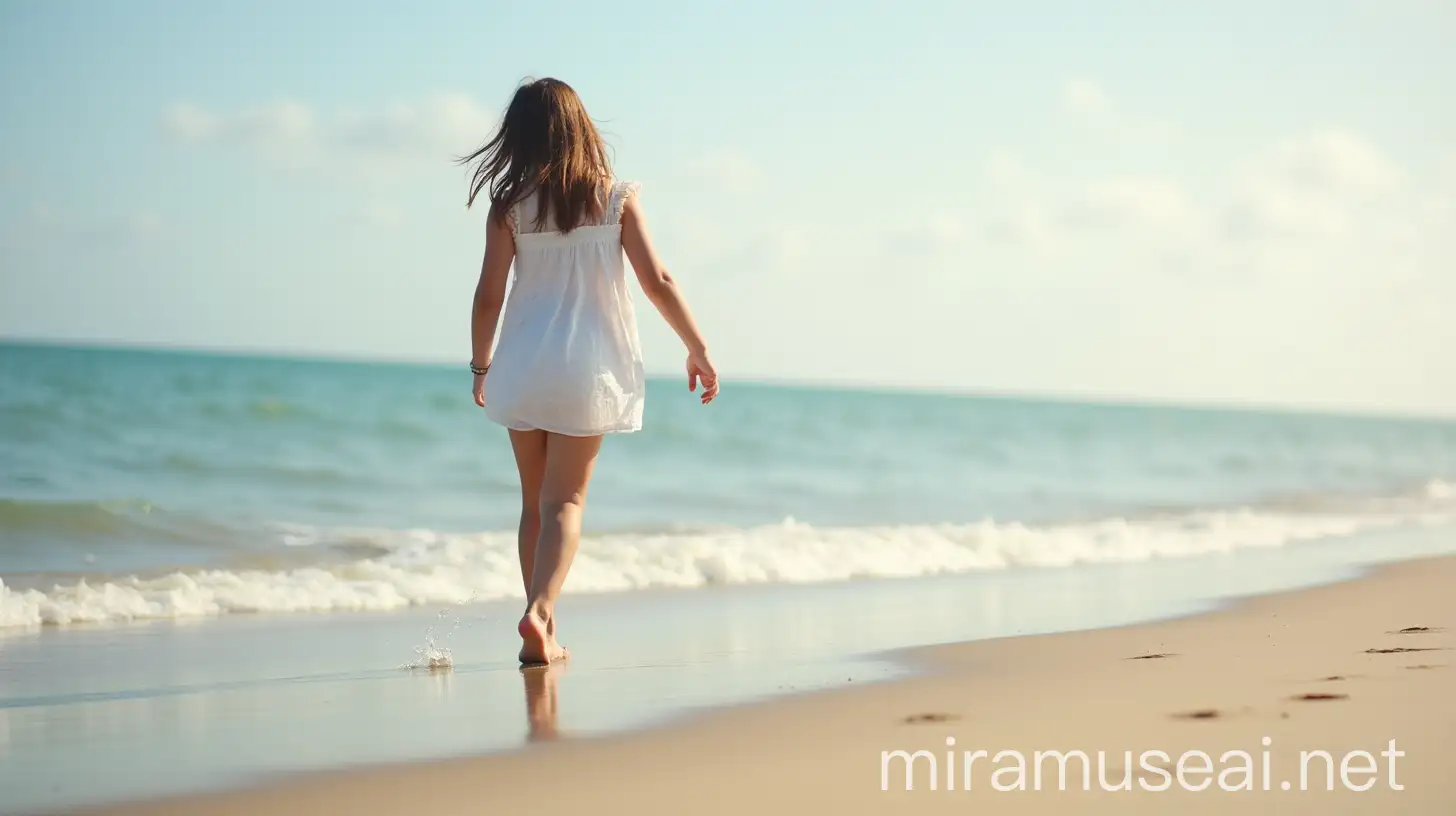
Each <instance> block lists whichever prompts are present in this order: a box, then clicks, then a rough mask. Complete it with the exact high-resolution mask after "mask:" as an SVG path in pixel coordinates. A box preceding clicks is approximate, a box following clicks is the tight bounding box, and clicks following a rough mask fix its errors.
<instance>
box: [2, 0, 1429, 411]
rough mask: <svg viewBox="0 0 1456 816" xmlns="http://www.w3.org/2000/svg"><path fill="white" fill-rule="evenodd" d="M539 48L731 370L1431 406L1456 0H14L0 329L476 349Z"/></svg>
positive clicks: (650, 335) (658, 330) (665, 345)
mask: <svg viewBox="0 0 1456 816" xmlns="http://www.w3.org/2000/svg"><path fill="white" fill-rule="evenodd" d="M532 76H535V77H540V76H554V77H558V78H560V79H563V80H565V81H567V82H569V83H571V84H572V85H573V86H574V87H575V88H576V89H577V90H578V91H579V92H580V93H581V95H582V97H583V99H584V100H585V102H586V105H587V107H588V110H589V111H590V112H591V113H592V115H593V117H594V118H596V119H597V121H598V122H599V124H600V125H601V127H602V128H603V130H604V131H605V132H606V134H607V138H608V142H609V144H610V145H611V148H612V152H613V155H614V157H615V162H616V171H617V174H618V175H619V176H620V177H621V178H624V179H632V180H636V181H639V182H641V183H642V185H643V188H642V199H641V200H642V204H643V206H644V209H645V212H646V215H647V220H648V223H649V226H650V228H651V230H652V232H653V238H654V242H655V243H656V244H657V246H658V248H659V250H660V251H661V253H662V254H663V256H664V259H665V260H666V262H667V265H668V266H669V268H670V269H671V270H672V271H673V273H674V275H675V276H676V277H678V278H679V280H680V281H681V282H682V284H683V286H684V288H685V290H686V292H687V294H688V298H689V301H690V303H691V304H692V308H693V310H694V311H695V312H696V314H697V316H698V318H699V322H700V323H701V324H702V327H703V330H704V332H705V333H706V335H707V337H708V341H709V346H710V348H711V350H712V353H713V356H714V358H715V361H716V363H717V365H718V367H719V369H720V373H721V374H722V375H723V377H724V379H725V382H727V383H731V382H732V381H733V380H734V379H739V380H746V379H775V380H795V381H814V382H840V383H862V384H873V385H879V386H893V387H922V388H936V389H954V390H970V391H978V392H998V393H1016V394H1042V395H1056V396H1072V397H1091V398H1099V399H1119V400H1120V399H1132V400H1156V401H1174V402H1194V403H1217V404H1256V405H1278V406H1291V407H1312V408H1330V409H1359V410H1377V411H1387V412H1401V413H1406V412H1415V413H1434V414H1441V415H1456V316H1453V315H1456V104H1452V99H1456V0H1447V1H1445V2H1442V1H1439V0H1318V1H1317V2H1315V1H1312V0H1282V1H1281V2H1278V3H1269V2H1248V1H1247V0H1220V2H1201V1H1200V2H1194V0H1188V2H1179V3H1168V2H1161V1H1155V0H1144V1H1143V2H1131V1H1130V0H1106V1H1105V2H1099V3H1095V4H1094V3H1084V2H1073V1H1072V0H1066V1H1065V2H1050V1H1049V0H1026V1H1025V2H1017V3H1010V2H1002V3H990V2H965V1H964V0H947V1H946V2H913V1H910V2H897V3H891V2H868V0H840V1H839V2H835V3H823V2H813V3H809V2H796V3H789V2H759V0H740V1H739V2H733V3H726V2H695V3H685V2H681V0H679V1H678V2H672V3H667V2H655V3H654V2H634V1H633V0H625V1H619V2H612V3H575V2H553V3H549V4H542V3H526V2H513V3H495V2H481V1H480V0H469V1H467V0H459V1H458V2H457V1H453V0H452V1H449V2H438V1H431V0H422V1H421V2H413V3H409V4H403V3H398V2H373V1H366V2H349V3H343V2H323V1H322V0H319V1H318V2H307V3H296V2H274V1H272V0H263V1H262V2H249V3H246V4H245V3H240V2H234V1H233V0H217V1H216V2H208V3H195V2H182V1H181V0H176V1H174V2H156V1H155V0H131V2H126V3H122V2H108V3H83V2H41V1H40V0H27V1H25V2H20V1H19V0H0V123H3V124H0V336H6V337H13V338H37V339H49V340H74V341H85V342H92V341H101V342H119V343H127V344H146V345H155V344H165V345H180V346H190V347H202V348H213V349H239V350H254V351H268V352H285V353H298V354H310V355H313V354H317V355H325V356H347V357H378V358H390V359H418V360H430V361H445V362H458V363H459V364H460V365H461V366H462V367H463V366H464V363H465V361H466V360H467V358H468V356H469V353H470V347H469V311H470V301H471V296H472V293H473V290H474V286H475V281H476V278H477V275H478V273H479V265H480V258H481V253H482V252H483V249H484V227H483V225H484V219H485V212H484V210H483V209H476V210H467V209H466V208H465V206H464V203H465V196H466V171H465V170H464V169H463V168H461V167H459V166H456V165H455V164H453V163H452V158H453V157H454V156H457V155H461V154H465V153H468V152H470V151H472V150H473V149H474V148H475V147H476V146H478V145H479V144H480V143H482V142H483V141H484V140H485V139H486V138H488V137H489V135H490V130H491V128H492V126H493V125H494V124H495V123H496V121H497V119H498V116H499V113H500V111H501V110H502V109H503V108H504V106H505V104H506V103H507V102H508V101H509V98H510V95H511V93H512V92H513V91H514V89H515V87H516V85H517V83H518V82H519V81H520V80H522V79H523V78H525V77H532ZM637 304H638V309H639V314H640V315H641V323H642V335H643V342H644V346H645V348H646V360H647V364H648V367H649V369H650V370H652V371H658V372H672V371H676V370H678V369H679V367H680V366H681V358H682V351H681V345H680V344H679V343H678V341H677V340H676V339H675V338H674V337H673V336H672V334H671V332H670V331H669V330H668V329H667V327H666V325H665V324H664V323H663V321H662V320H661V319H660V318H659V317H657V316H656V315H654V314H651V307H650V305H649V304H648V303H647V302H646V299H645V298H642V297H641V296H640V293H639V295H638V297H637Z"/></svg>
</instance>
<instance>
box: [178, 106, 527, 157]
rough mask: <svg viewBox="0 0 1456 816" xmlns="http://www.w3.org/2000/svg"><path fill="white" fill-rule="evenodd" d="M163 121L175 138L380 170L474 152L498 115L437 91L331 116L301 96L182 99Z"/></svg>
mask: <svg viewBox="0 0 1456 816" xmlns="http://www.w3.org/2000/svg"><path fill="white" fill-rule="evenodd" d="M162 124H163V127H164V128H165V130H166V132H167V133H168V134H169V135H170V136H172V137H173V138H174V139H177V140H178V141H181V142H184V143H187V144H192V145H205V144H219V145H226V146H229V147H233V148H236V149H241V150H246V151H248V152H252V153H255V154H257V155H259V156H260V157H262V158H264V159H267V160H270V161H274V162H277V163H281V164H283V165H285V166H288V167H291V168H302V167H310V168H319V167H332V168H339V169H344V170H346V171H350V172H363V173H380V172H388V171H391V170H396V169H398V168H399V167H400V166H401V165H403V164H405V163H408V162H439V163H445V162H449V161H451V160H452V159H454V158H455V157H457V156H460V155H463V154H466V153H469V152H471V151H472V150H473V149H474V148H476V147H478V146H479V145H480V144H482V143H483V142H484V141H485V140H486V139H487V138H489V136H490V134H491V132H492V130H493V129H494V127H495V126H496V125H497V124H498V118H497V114H495V113H493V112H491V111H490V110H488V109H486V108H485V107H483V106H481V105H480V104H479V103H478V102H477V101H476V100H475V99H473V98H472V97H470V96H468V95H465V94H456V93H438V94H433V95H430V96H427V97H425V98H424V99H421V100H418V101H414V102H406V103H399V104H395V105H391V106H388V107H385V108H382V109H378V110H364V111H359V110H342V111H332V112H327V113H325V112H322V111H319V110H315V109H313V108H311V107H309V106H307V105H304V104H302V103H299V102H296V101H281V102H276V103H273V104H269V105H264V106H261V107H257V108H251V109H247V110H240V111H232V112H215V111H210V110H207V109H205V108H202V107H199V106H196V105H192V104H178V105H175V106H173V107H172V108H171V109H170V110H168V111H167V112H166V113H165V114H164V115H163V117H162Z"/></svg>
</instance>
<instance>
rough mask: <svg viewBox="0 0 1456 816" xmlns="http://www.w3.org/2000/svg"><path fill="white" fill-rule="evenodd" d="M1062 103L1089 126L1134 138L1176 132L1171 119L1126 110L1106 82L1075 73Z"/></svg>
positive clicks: (1064, 90) (1068, 83)
mask: <svg viewBox="0 0 1456 816" xmlns="http://www.w3.org/2000/svg"><path fill="white" fill-rule="evenodd" d="M1062 107H1063V109H1064V110H1066V112H1067V113H1069V114H1070V115H1071V116H1072V117H1073V118H1074V119H1076V120H1077V121H1078V122H1080V123H1081V124H1082V125H1084V126H1086V127H1090V128H1093V129H1096V130H1100V131H1104V132H1106V133H1109V134H1111V135H1114V136H1118V137H1122V138H1132V139H1164V138H1167V137H1168V136H1170V135H1172V133H1173V127H1172V125H1171V124H1170V123H1168V122H1166V121H1164V120H1162V119H1157V118H1154V117H1150V116H1142V115H1139V114H1135V113H1132V112H1130V111H1127V110H1124V109H1123V108H1122V106H1120V105H1119V104H1118V103H1117V101H1116V100H1114V99H1113V97H1112V94H1110V93H1109V92H1108V91H1107V89H1106V88H1105V87H1103V85H1102V83H1100V82H1098V81H1097V80H1095V79H1092V78H1090V77H1073V78H1071V79H1069V80H1067V82H1066V84H1065V85H1063V87H1062Z"/></svg>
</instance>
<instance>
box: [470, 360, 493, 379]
mask: <svg viewBox="0 0 1456 816" xmlns="http://www.w3.org/2000/svg"><path fill="white" fill-rule="evenodd" d="M488 371H490V363H486V364H485V365H483V366H478V365H476V364H475V363H474V362H472V363H471V364H470V373H471V374H474V375H476V376H477V377H481V376H484V375H485V373H486V372H488Z"/></svg>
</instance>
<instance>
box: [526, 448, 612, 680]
mask: <svg viewBox="0 0 1456 816" xmlns="http://www.w3.org/2000/svg"><path fill="white" fill-rule="evenodd" d="M601 447H602V438H601V437H600V436H585V437H579V436H563V435H561V434H548V435H547V438H546V470H545V473H544V475H543V477H542V479H541V490H540V496H541V501H540V516H541V532H540V535H539V537H538V538H537V540H536V552H535V558H534V560H533V562H532V569H531V581H530V589H528V590H527V593H526V614H524V615H523V616H521V622H520V624H519V625H518V626H517V627H516V628H517V631H519V632H520V634H521V662H522V663H549V662H551V661H553V660H560V659H561V658H564V657H566V656H567V652H566V650H565V649H563V648H562V647H561V645H560V644H559V643H557V642H556V617H555V614H556V599H557V598H558V597H560V595H561V586H562V584H564V583H565V582H566V574H567V572H569V571H570V570H571V562H572V559H574V558H575V557H576V548H577V544H578V543H579V542H580V540H581V516H582V510H583V508H584V507H585V505H586V488H587V483H588V482H590V481H591V475H592V468H593V466H595V464H596V459H597V452H598V451H600V450H601Z"/></svg>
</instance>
